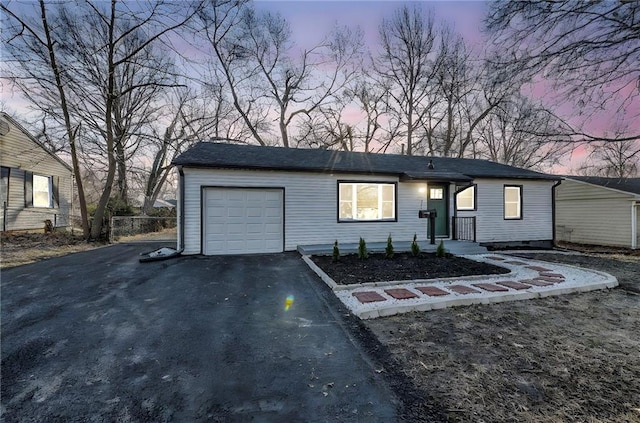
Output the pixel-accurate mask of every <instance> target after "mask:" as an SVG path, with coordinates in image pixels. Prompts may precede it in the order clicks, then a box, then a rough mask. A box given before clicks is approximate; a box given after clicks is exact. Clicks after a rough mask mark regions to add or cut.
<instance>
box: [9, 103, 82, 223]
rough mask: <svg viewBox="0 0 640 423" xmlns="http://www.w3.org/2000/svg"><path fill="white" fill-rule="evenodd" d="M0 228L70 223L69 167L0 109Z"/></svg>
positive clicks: (70, 185) (71, 180)
mask: <svg viewBox="0 0 640 423" xmlns="http://www.w3.org/2000/svg"><path fill="white" fill-rule="evenodd" d="M0 170H1V172H2V173H1V178H0V207H1V208H2V209H1V210H0V219H1V220H0V230H2V231H12V230H29V229H43V228H44V227H45V223H44V222H45V220H49V221H51V223H52V224H53V226H54V227H63V226H69V224H70V215H71V203H72V196H73V172H72V169H71V167H70V166H69V165H68V164H66V163H65V162H64V161H62V160H61V159H60V158H59V157H58V156H56V155H55V154H53V153H52V152H51V151H49V150H48V149H47V148H46V147H45V146H44V145H42V144H41V143H40V142H38V140H36V139H35V138H34V137H33V136H32V135H31V134H30V133H29V132H28V131H27V130H26V129H24V128H23V127H22V125H20V124H19V123H18V122H17V121H16V120H15V119H13V118H12V117H11V116H9V115H8V114H6V113H4V112H0Z"/></svg>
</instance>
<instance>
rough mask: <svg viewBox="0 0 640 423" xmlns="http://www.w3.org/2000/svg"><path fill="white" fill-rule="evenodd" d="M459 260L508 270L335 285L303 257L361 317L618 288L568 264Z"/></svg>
mask: <svg viewBox="0 0 640 423" xmlns="http://www.w3.org/2000/svg"><path fill="white" fill-rule="evenodd" d="M463 257H465V258H467V259H470V260H476V261H480V262H486V263H491V264H494V265H498V266H502V267H506V268H508V269H509V270H511V272H510V273H508V274H503V275H484V276H466V277H462V278H447V279H430V280H408V281H389V282H373V283H365V284H357V285H338V284H337V283H336V282H335V281H333V280H332V279H331V278H330V277H329V276H328V275H327V274H326V273H324V272H323V271H322V270H321V269H320V268H319V267H318V266H316V265H315V263H313V261H311V259H310V258H309V257H308V256H303V259H304V260H305V262H306V263H307V264H308V265H309V267H311V269H312V270H313V271H315V272H316V273H317V274H318V275H319V276H320V278H322V280H323V281H324V282H325V283H326V284H327V285H329V287H331V289H333V291H334V293H335V294H336V296H337V297H338V298H339V299H340V300H341V301H342V302H343V303H344V304H345V305H346V306H347V307H348V308H349V310H351V312H353V314H355V315H356V316H358V317H360V318H361V319H372V318H376V317H381V316H391V315H394V314H398V313H407V312H411V311H428V310H436V309H441V308H446V307H455V306H464V305H471V304H489V303H499V302H504V301H516V300H529V299H533V298H541V297H547V296H551V295H563V294H570V293H574V292H586V291H593V290H599V289H607V288H614V287H616V286H617V285H618V281H617V280H616V278H615V277H613V276H612V275H610V274H608V273H604V272H598V271H595V270H587V269H582V268H577V267H574V266H569V265H561V264H557V263H548V262H542V261H537V260H529V259H521V258H517V259H515V258H513V257H510V256H507V255H501V254H475V255H466V256H463Z"/></svg>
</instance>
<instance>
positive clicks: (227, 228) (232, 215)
mask: <svg viewBox="0 0 640 423" xmlns="http://www.w3.org/2000/svg"><path fill="white" fill-rule="evenodd" d="M283 194H284V193H283V191H282V190H281V189H244V188H207V189H205V195H204V199H205V202H204V204H203V207H205V208H206V211H204V212H203V214H204V216H205V221H204V222H203V223H204V225H203V244H204V245H203V253H204V254H248V253H265V252H281V251H283V250H284V245H283V232H284V228H283V224H284V218H283V201H284V195H283Z"/></svg>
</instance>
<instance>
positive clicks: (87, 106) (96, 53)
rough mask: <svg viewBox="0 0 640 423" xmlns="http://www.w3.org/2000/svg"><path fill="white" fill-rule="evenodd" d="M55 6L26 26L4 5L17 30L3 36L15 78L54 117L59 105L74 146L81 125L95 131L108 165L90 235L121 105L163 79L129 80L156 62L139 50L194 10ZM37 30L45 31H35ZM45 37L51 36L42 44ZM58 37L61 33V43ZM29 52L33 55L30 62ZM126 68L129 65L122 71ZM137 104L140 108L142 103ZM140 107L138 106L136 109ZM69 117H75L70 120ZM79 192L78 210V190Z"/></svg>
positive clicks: (97, 220)
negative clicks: (126, 83) (13, 63)
mask: <svg viewBox="0 0 640 423" xmlns="http://www.w3.org/2000/svg"><path fill="white" fill-rule="evenodd" d="M57 6H58V7H57V8H56V12H57V13H55V15H54V16H55V19H54V20H55V22H52V21H51V20H50V19H45V18H43V19H42V20H41V22H40V23H39V25H38V26H36V25H35V24H34V25H27V23H26V18H24V19H23V18H22V17H21V16H20V14H19V13H18V12H12V11H10V10H9V9H8V8H7V7H6V6H5V5H2V9H3V10H4V11H5V12H7V13H8V14H9V16H10V17H11V18H12V22H13V25H15V28H14V29H15V30H16V31H15V32H12V33H11V34H10V36H9V37H8V44H10V45H11V44H12V45H13V48H12V49H11V50H10V51H12V52H14V53H13V58H14V59H15V60H16V62H17V63H18V64H19V65H20V67H19V70H18V71H17V72H16V74H14V75H13V81H14V82H16V83H17V84H18V85H19V86H20V87H21V88H22V91H23V92H24V93H25V94H26V95H27V97H28V98H29V99H30V100H31V101H32V103H33V104H34V106H36V107H38V108H41V109H42V110H44V111H46V112H47V113H49V114H50V115H51V116H53V117H56V118H58V119H59V118H60V113H59V112H57V111H56V109H61V110H62V115H63V116H62V117H63V118H64V124H65V127H67V128H68V130H67V133H68V134H69V135H68V136H69V140H70V141H69V142H70V144H71V146H72V149H73V148H76V147H77V145H75V141H74V140H75V136H76V135H77V133H78V130H79V128H80V124H82V130H83V131H84V132H88V131H94V136H96V137H98V138H99V140H100V145H101V147H100V148H99V151H100V152H101V153H102V154H104V156H105V157H106V161H107V168H106V175H105V180H104V190H103V191H102V194H101V196H100V200H99V201H98V205H97V207H96V211H95V214H94V216H93V220H92V224H91V230H90V233H89V236H90V237H91V238H99V237H100V236H101V234H102V226H103V218H104V217H105V211H106V206H107V203H108V201H109V198H110V196H111V191H112V187H113V185H114V180H115V176H116V173H117V170H118V169H117V165H118V158H117V154H118V153H117V147H118V144H119V143H122V144H123V145H124V143H123V140H122V138H121V136H125V134H124V133H125V132H127V131H126V130H125V129H124V125H123V127H120V126H119V125H120V124H122V123H123V122H125V121H126V119H128V117H126V116H124V115H123V114H121V112H122V111H123V110H125V109H124V108H123V107H124V103H127V102H128V103H129V104H133V103H135V102H137V101H138V100H137V95H138V94H139V93H141V92H143V91H144V90H145V89H147V88H148V87H151V86H155V85H164V83H165V82H164V80H152V81H145V80H136V79H135V77H136V75H137V71H140V74H142V73H143V70H144V69H146V68H147V67H153V66H154V65H156V64H157V63H148V62H144V61H143V60H142V59H143V58H144V57H145V56H144V53H145V52H147V51H148V49H149V48H150V46H151V45H152V44H153V43H154V42H156V41H157V40H159V39H160V38H162V37H163V36H165V34H167V33H169V32H172V31H175V30H177V29H178V28H180V27H182V26H183V25H184V24H185V23H186V22H188V21H189V20H190V19H191V17H192V16H193V15H194V13H195V10H194V9H193V8H191V7H188V8H184V7H182V5H177V4H174V3H171V2H149V3H141V2H138V3H125V2H118V1H116V0H111V2H110V3H109V4H108V5H103V4H98V3H93V2H89V1H85V2H77V3H76V4H75V6H76V7H75V8H74V11H73V12H71V11H70V9H68V8H66V7H64V6H63V5H57ZM40 9H41V11H42V15H43V16H47V14H46V9H47V7H46V4H45V2H44V0H41V2H40ZM21 13H22V11H21ZM26 27H29V28H30V30H28V33H29V34H31V35H30V36H27V37H25V32H24V29H25V28H26ZM41 33H44V34H48V35H46V37H44V38H43V37H38V35H39V34H41ZM43 39H47V40H49V41H46V42H44V43H43V42H42V40H43ZM57 40H64V43H62V42H59V41H57ZM58 45H60V47H57V46H58ZM40 46H45V48H46V51H47V53H48V54H49V57H48V58H47V57H45V56H43V55H42V51H41V50H42V48H41V47H40ZM52 51H53V52H54V55H53V56H52V55H51V52H52ZM34 58H35V59H38V61H37V62H36V63H34V62H33V59H34ZM138 59H140V61H139V60H138ZM128 67H131V68H130V69H129V70H128ZM158 69H160V68H158ZM51 74H53V75H54V76H55V78H56V83H55V84H51V83H50V81H51V78H50V77H49V75H51ZM56 75H58V76H56ZM125 75H129V78H130V79H129V81H130V82H131V83H130V84H129V86H128V87H123V86H121V83H122V82H123V79H122V78H126V77H125ZM131 78H132V79H131ZM34 88H35V89H34ZM147 99H148V97H147ZM138 104H139V105H140V107H142V108H144V107H145V105H144V104H143V103H138ZM141 110H143V109H140V108H138V109H137V111H136V112H135V113H136V114H137V113H139V112H140V111H141ZM119 114H120V115H119ZM67 115H69V116H67ZM72 119H73V120H75V121H76V123H75V125H74V124H73V123H72ZM121 130H122V133H121V132H119V131H121ZM126 135H130V134H126ZM119 137H120V138H119ZM76 153H77V152H76ZM72 155H73V153H72ZM73 166H74V169H76V170H75V172H76V177H77V178H78V179H80V176H81V175H80V171H79V163H78V162H77V161H74V163H73ZM80 197H81V198H82V199H81V200H80V201H81V208H82V209H84V208H85V207H86V206H84V207H83V206H82V202H83V201H84V200H83V199H84V194H80ZM84 213H86V212H84V211H83V214H84ZM83 217H84V216H83ZM83 220H85V219H84V218H83Z"/></svg>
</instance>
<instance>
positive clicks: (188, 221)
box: [175, 143, 556, 254]
mask: <svg viewBox="0 0 640 423" xmlns="http://www.w3.org/2000/svg"><path fill="white" fill-rule="evenodd" d="M327 160H328V161H329V163H327V162H326V161H327ZM425 160H427V158H424V157H418V158H416V157H408V156H397V155H376V154H364V153H346V152H327V151H320V150H299V149H284V148H276V147H255V146H239V145H230V144H215V143H200V144H198V145H197V146H195V147H194V148H193V149H192V150H189V151H187V152H186V153H184V154H183V155H182V156H180V157H178V159H176V161H175V164H176V165H177V166H178V169H179V172H180V178H181V184H180V186H181V190H180V193H179V201H178V216H179V218H180V222H181V224H179V225H178V226H179V228H178V231H179V232H178V239H179V244H180V245H179V248H181V249H182V248H183V249H184V250H183V254H236V253H256V252H280V251H291V250H295V249H296V248H297V247H298V246H301V245H302V246H304V245H314V244H332V243H333V242H334V241H336V240H337V241H338V242H339V243H356V242H357V241H358V239H359V238H360V237H362V238H364V239H365V240H366V241H367V242H383V241H385V240H386V239H387V237H388V236H389V235H391V236H392V237H393V239H394V240H398V241H410V240H411V239H412V238H413V236H414V234H417V236H418V239H419V240H425V239H427V237H428V225H427V222H428V219H422V218H419V216H418V215H419V211H420V210H425V209H436V210H437V213H438V216H437V218H436V219H438V220H437V221H436V226H435V227H436V228H437V230H436V232H437V235H438V236H439V237H441V238H456V237H457V234H459V233H460V231H459V230H456V228H455V225H456V223H455V222H457V221H460V219H461V218H467V219H469V221H470V222H473V221H475V225H476V226H475V227H474V228H473V236H474V239H471V238H470V237H467V238H466V239H469V240H475V241H477V242H480V243H490V244H500V243H505V244H509V243H518V244H520V243H529V242H532V241H536V242H537V241H541V242H548V243H549V244H550V243H551V241H552V237H553V223H552V186H553V185H554V182H555V180H556V178H555V177H550V176H549V175H544V174H540V173H536V172H531V171H526V170H522V169H516V168H512V167H509V166H504V165H498V164H495V163H491V162H487V161H477V162H479V163H478V164H477V165H476V167H477V171H476V173H481V174H486V173H487V172H488V171H490V170H491V168H494V167H495V170H496V172H497V173H498V174H500V173H502V174H504V175H505V176H506V175H510V177H505V176H502V175H496V176H495V177H491V176H484V177H479V178H477V179H474V178H473V176H469V173H473V172H469V169H468V168H469V166H470V165H473V162H475V161H469V160H465V159H461V161H459V162H458V161H456V159H437V158H433V159H432V163H431V164H429V165H427V161H425ZM434 164H435V166H433V165H434ZM456 164H459V165H460V166H461V168H462V167H465V168H467V170H465V173H464V174H462V173H457V172H455V171H453V170H452V168H453V167H455V166H456ZM423 165H424V169H425V170H426V169H427V166H431V168H430V169H433V171H431V170H430V171H426V173H421V172H422V171H421V170H420V167H421V166H423ZM507 168H508V169H507ZM405 170H408V171H409V172H405ZM429 172H433V173H429ZM471 183H473V184H475V185H474V187H473V189H474V190H475V191H476V193H475V194H476V197H477V200H476V201H475V203H476V204H474V205H473V206H474V207H473V209H470V208H469V205H468V204H466V208H467V210H456V208H455V206H456V199H455V197H456V196H455V192H456V189H458V190H459V189H460V187H462V186H470V185H471ZM505 187H510V188H505ZM509 190H511V191H510V192H511V194H513V195H514V196H513V198H510V199H509V198H508V199H505V195H506V196H507V197H509V196H510V195H511V194H506V192H507V191H509ZM509 200H512V201H511V204H507V203H509ZM458 202H463V200H462V199H460V200H459V201H458ZM460 208H465V207H460ZM509 214H511V215H509Z"/></svg>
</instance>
